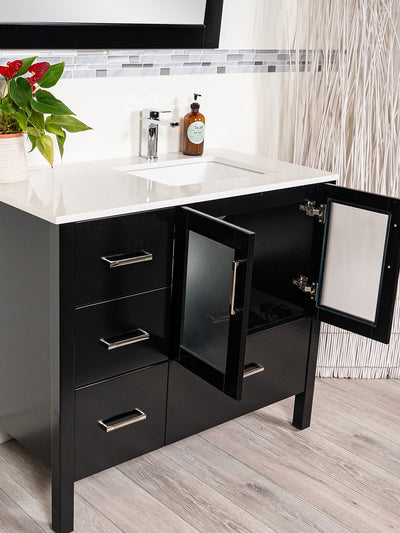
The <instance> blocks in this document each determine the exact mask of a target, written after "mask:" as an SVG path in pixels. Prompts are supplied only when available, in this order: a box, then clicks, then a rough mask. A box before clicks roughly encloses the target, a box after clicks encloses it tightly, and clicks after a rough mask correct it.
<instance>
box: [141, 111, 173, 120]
mask: <svg viewBox="0 0 400 533" xmlns="http://www.w3.org/2000/svg"><path fill="white" fill-rule="evenodd" d="M142 113H143V116H146V115H147V116H148V118H153V119H157V118H159V116H160V113H172V111H164V110H161V109H143V112H142Z"/></svg>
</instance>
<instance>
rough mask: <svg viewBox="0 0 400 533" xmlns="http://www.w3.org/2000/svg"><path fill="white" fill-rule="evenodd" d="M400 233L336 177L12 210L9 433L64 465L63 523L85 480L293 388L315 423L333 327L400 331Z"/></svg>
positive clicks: (60, 480)
mask: <svg viewBox="0 0 400 533" xmlns="http://www.w3.org/2000/svg"><path fill="white" fill-rule="evenodd" d="M399 227H400V204H399V201H398V200H396V199H391V198H387V197H383V196H377V195H372V194H368V193H363V192H359V191H353V190H349V189H345V188H341V187H337V186H335V185H333V184H329V183H319V184H312V185H307V186H304V185H302V186H298V187H291V188H286V189H282V190H273V191H272V190H271V191H268V192H260V193H255V194H249V195H243V196H236V197H233V198H223V199H216V200H212V201H206V202H202V203H192V204H191V205H190V206H186V207H185V206H184V205H183V206H175V207H168V208H165V209H158V210H149V211H146V212H139V213H133V214H124V215H119V216H111V217H107V218H100V219H93V220H87V221H76V222H69V223H65V224H61V225H56V224H52V223H51V222H48V221H46V220H43V219H41V218H39V217H37V216H34V215H32V214H29V213H27V212H24V211H23V210H21V209H17V208H15V207H12V206H10V205H6V203H1V204H0V243H1V250H2V254H1V258H0V287H1V294H2V302H1V306H0V310H1V311H0V312H1V320H0V324H1V338H2V353H1V372H0V406H1V407H0V427H2V428H4V429H5V430H6V431H8V432H9V433H10V434H11V435H12V436H14V437H15V438H16V439H17V440H19V441H20V442H21V444H22V445H23V446H25V447H26V448H27V449H28V450H30V451H31V452H32V453H33V454H34V455H35V456H36V457H38V458H39V459H40V460H41V461H43V462H44V464H46V465H47V466H48V467H49V468H51V471H52V486H53V495H52V498H53V500H52V501H53V517H52V520H53V522H52V524H53V528H54V530H55V531H56V532H58V533H68V532H70V531H72V529H73V490H74V489H73V484H74V481H75V480H78V479H81V478H83V477H86V476H89V475H91V474H94V473H95V472H98V471H101V470H103V469H106V468H108V467H111V466H113V465H116V464H119V463H121V462H123V461H126V460H129V459H132V458H134V457H136V456H138V455H141V454H144V453H147V452H149V451H151V450H154V449H157V448H159V447H161V446H163V445H165V444H169V443H172V442H174V441H176V440H179V439H182V438H184V437H187V436H189V435H193V434H195V433H197V432H199V431H202V430H204V429H206V428H209V427H212V426H214V425H216V424H219V423H222V422H224V421H226V420H229V419H232V418H235V417H238V416H240V415H243V414H245V413H248V412H251V411H253V410H255V409H259V408H261V407H263V406H266V405H269V404H271V403H273V402H276V401H279V400H282V399H284V398H287V397H290V396H293V395H295V396H296V401H295V408H294V416H293V424H294V425H295V426H296V427H298V428H300V429H303V428H306V427H308V426H309V424H310V416H311V408H312V398H313V389H314V376H315V367H316V357H317V348H318V333H319V324H320V321H324V322H328V323H330V324H334V325H337V326H340V327H343V328H345V329H348V330H350V331H354V332H356V333H359V334H362V335H365V336H367V337H370V338H373V339H376V340H379V341H381V342H388V340H389V335H390V328H391V320H392V313H393V307H394V301H395V294H396V287H397V278H398V272H399V260H400V235H399ZM339 241H340V242H339ZM368 254H369V255H370V259H369V260H368V261H366V257H367V256H368ZM343 269H345V270H346V269H347V272H346V275H344V273H343ZM360 280H361V281H360ZM360 299H361V300H360ZM356 300H357V301H356ZM335 305H336V308H335Z"/></svg>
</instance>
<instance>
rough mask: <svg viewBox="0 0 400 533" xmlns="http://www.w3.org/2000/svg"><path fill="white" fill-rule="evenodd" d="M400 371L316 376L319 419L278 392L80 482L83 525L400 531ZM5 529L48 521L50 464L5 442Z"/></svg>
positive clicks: (166, 532) (7, 532)
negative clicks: (302, 417) (245, 411)
mask: <svg viewBox="0 0 400 533" xmlns="http://www.w3.org/2000/svg"><path fill="white" fill-rule="evenodd" d="M399 406H400V381H395V380H391V381H389V380H371V381H367V380H333V379H319V380H317V384H316V393H315V402H314V410H313V418H312V425H311V427H310V428H309V429H307V430H304V431H298V430H296V429H295V428H293V427H292V426H291V424H290V419H291V415H292V409H293V400H292V399H290V400H286V401H284V402H280V403H277V404H275V405H272V406H270V407H267V408H265V409H261V410H260V411H257V412H255V413H252V414H250V415H247V416H244V417H242V418H239V419H237V420H234V421H231V422H228V423H226V424H223V425H221V426H218V427H216V428H213V429H210V430H208V431H205V432H203V433H201V434H199V435H196V436H194V437H190V438H188V439H185V440H183V441H180V442H178V443H176V444H172V445H170V446H167V447H166V448H163V449H161V450H157V451H155V452H153V453H151V454H148V455H145V456H143V457H139V458H137V459H134V460H132V461H129V462H127V463H124V464H123V465H121V466H119V467H116V468H110V469H109V470H107V471H105V472H102V473H100V474H97V475H95V476H92V477H90V478H87V479H84V480H81V481H79V482H77V483H76V484H75V510H76V516H75V531H76V532H77V533H120V532H125V533H170V532H171V533H172V532H173V533H186V532H187V533H193V532H201V533H213V532H217V533H218V532H243V533H268V532H271V531H276V532H284V533H286V532H293V533H299V532H303V531H313V532H317V531H319V532H329V533H331V532H332V533H336V532H338V533H339V532H357V533H358V532H359V533H369V532H374V533H375V532H376V533H385V532H386V531H388V532H389V531H400V410H399ZM0 474H1V475H0V532H1V533H37V532H38V533H40V532H50V531H51V529H50V526H49V519H50V518H49V517H50V475H49V472H48V470H46V469H45V468H44V467H43V466H41V465H40V464H39V463H38V462H37V461H35V460H34V459H33V458H32V457H31V456H30V455H29V454H28V453H26V452H25V451H24V450H23V448H21V446H19V444H17V443H16V442H15V441H10V442H8V443H5V444H3V445H1V446H0Z"/></svg>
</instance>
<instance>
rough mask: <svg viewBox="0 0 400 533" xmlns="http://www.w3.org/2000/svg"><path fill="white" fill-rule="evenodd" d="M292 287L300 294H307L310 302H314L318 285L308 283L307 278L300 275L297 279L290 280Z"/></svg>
mask: <svg viewBox="0 0 400 533" xmlns="http://www.w3.org/2000/svg"><path fill="white" fill-rule="evenodd" d="M292 283H293V285H296V287H298V288H299V289H300V290H301V291H302V292H305V293H308V294H309V295H310V297H311V299H312V300H315V296H316V294H317V290H318V283H315V282H314V281H313V282H311V283H309V280H308V277H307V276H304V275H303V274H301V275H300V276H299V277H298V278H295V279H293V280H292Z"/></svg>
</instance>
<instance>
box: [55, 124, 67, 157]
mask: <svg viewBox="0 0 400 533" xmlns="http://www.w3.org/2000/svg"><path fill="white" fill-rule="evenodd" d="M66 138H67V134H66V133H65V131H63V135H57V144H58V149H59V150H60V156H61V159H62V158H63V155H64V143H65V139H66Z"/></svg>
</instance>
